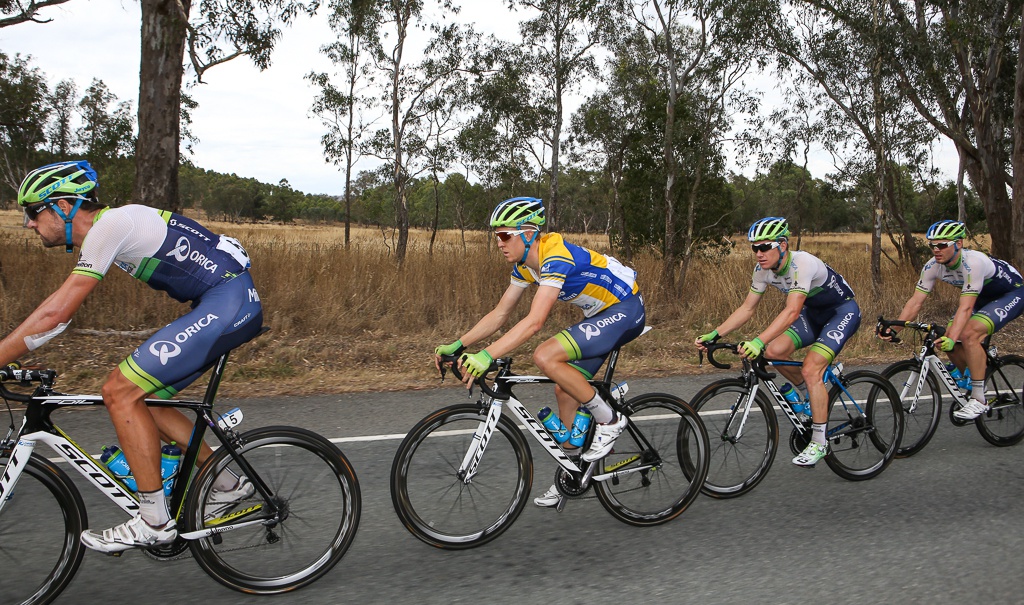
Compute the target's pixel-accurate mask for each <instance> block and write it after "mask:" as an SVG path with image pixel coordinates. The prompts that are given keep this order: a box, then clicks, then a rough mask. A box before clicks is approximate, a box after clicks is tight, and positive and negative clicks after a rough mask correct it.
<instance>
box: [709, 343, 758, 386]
mask: <svg viewBox="0 0 1024 605" xmlns="http://www.w3.org/2000/svg"><path fill="white" fill-rule="evenodd" d="M704 347H705V348H706V349H707V352H708V363H710V364H711V365H713V366H715V367H716V368H719V369H722V370H728V369H729V368H731V367H732V365H731V364H728V363H722V362H720V361H718V360H717V359H715V351H718V350H719V349H728V350H729V352H731V353H735V354H737V355H739V352H740V345H739V343H730V342H709V343H706V344H705V345H704ZM698 357H699V358H700V360H701V363H703V359H704V352H703V351H700V350H698ZM743 363H744V365H746V364H749V365H750V369H751V370H752V371H753V372H754V374H756V375H757V377H758V378H760V379H761V380H771V379H772V378H775V373H774V372H769V371H768V370H766V369H765V366H766V365H768V360H767V359H765V357H764V355H758V356H757V357H756V358H754V359H747V358H744V359H743Z"/></svg>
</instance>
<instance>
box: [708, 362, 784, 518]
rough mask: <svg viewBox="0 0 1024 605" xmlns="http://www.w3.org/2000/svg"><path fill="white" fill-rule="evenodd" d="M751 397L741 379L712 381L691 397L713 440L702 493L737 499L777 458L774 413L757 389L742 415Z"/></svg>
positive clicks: (752, 485) (758, 480)
mask: <svg viewBox="0 0 1024 605" xmlns="http://www.w3.org/2000/svg"><path fill="white" fill-rule="evenodd" d="M748 395H749V389H748V388H747V386H746V383H745V382H744V381H743V380H741V379H739V378H728V379H725V380H720V381H718V382H714V383H711V384H709V385H708V386H706V387H704V388H703V389H701V390H700V392H699V393H697V395H696V396H694V398H693V404H692V405H693V409H695V410H696V411H697V413H698V414H700V417H701V420H702V421H703V422H704V426H705V427H707V432H708V438H709V439H710V440H711V451H710V454H711V455H710V456H709V459H710V463H709V467H708V478H707V480H706V481H704V487H703V492H704V493H705V494H707V495H709V496H711V497H712V498H735V497H736V496H742V495H743V494H745V493H747V492H749V491H750V490H752V489H754V487H756V486H757V484H758V483H760V482H761V480H762V479H764V477H765V475H766V474H767V473H768V469H770V468H771V467H772V462H774V460H775V454H776V450H778V447H779V421H778V419H777V418H776V417H775V411H774V410H773V409H772V404H771V403H770V402H769V401H768V399H767V398H766V397H765V396H764V394H763V393H760V392H759V393H758V396H757V398H756V399H755V400H754V403H753V404H752V405H751V406H750V411H749V413H747V414H746V418H744V415H743V411H744V407H745V406H744V405H743V404H744V403H745V402H746V399H747V396H748ZM741 426H742V434H741V433H740V427H741Z"/></svg>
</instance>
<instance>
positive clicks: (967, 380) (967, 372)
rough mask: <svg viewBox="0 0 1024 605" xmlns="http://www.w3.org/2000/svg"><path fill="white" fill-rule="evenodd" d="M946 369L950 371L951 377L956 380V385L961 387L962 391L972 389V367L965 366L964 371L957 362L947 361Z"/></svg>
mask: <svg viewBox="0 0 1024 605" xmlns="http://www.w3.org/2000/svg"><path fill="white" fill-rule="evenodd" d="M946 370H948V371H949V375H950V377H952V378H953V380H954V381H956V386H958V387H960V390H961V391H967V392H970V390H971V368H964V371H963V373H961V372H960V369H959V368H958V367H956V365H955V364H952V363H947V364H946Z"/></svg>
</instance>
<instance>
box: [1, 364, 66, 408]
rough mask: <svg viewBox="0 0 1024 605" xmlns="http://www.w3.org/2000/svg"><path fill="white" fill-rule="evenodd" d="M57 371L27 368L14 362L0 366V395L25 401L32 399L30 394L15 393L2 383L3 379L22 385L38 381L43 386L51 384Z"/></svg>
mask: <svg viewBox="0 0 1024 605" xmlns="http://www.w3.org/2000/svg"><path fill="white" fill-rule="evenodd" d="M55 378H57V372H56V371H54V370H27V369H22V368H21V367H20V366H18V365H16V364H9V365H6V366H4V367H2V368H0V397H3V398H4V399H11V400H13V401H20V402H22V403H26V402H28V401H32V397H33V395H32V394H26V393H15V392H14V391H11V390H10V389H8V388H7V387H6V386H4V385H3V382H5V381H18V382H19V383H20V384H22V385H24V386H28V385H30V384H31V383H33V382H38V383H40V384H41V385H44V386H52V385H53V381H54V379H55Z"/></svg>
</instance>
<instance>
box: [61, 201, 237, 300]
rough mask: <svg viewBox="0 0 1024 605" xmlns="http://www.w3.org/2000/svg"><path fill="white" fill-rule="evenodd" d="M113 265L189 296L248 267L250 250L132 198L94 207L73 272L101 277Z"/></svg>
mask: <svg viewBox="0 0 1024 605" xmlns="http://www.w3.org/2000/svg"><path fill="white" fill-rule="evenodd" d="M111 265H117V266H118V267H120V268H121V269H122V270H124V271H125V272H127V273H128V274H130V275H131V276H132V277H134V278H136V279H138V280H140V281H143V282H145V283H147V284H149V286H150V287H151V288H153V289H155V290H163V291H165V292H167V294H168V295H170V297H171V298H173V299H175V300H177V301H180V302H189V301H194V300H197V299H198V298H199V297H201V296H202V295H203V293H205V292H206V291H207V290H209V289H210V288H212V287H214V286H216V285H219V284H221V283H223V282H225V281H228V280H230V279H231V278H233V277H235V276H237V275H238V274H240V273H242V272H244V271H245V270H247V269H248V268H249V255H248V254H246V252H245V249H244V248H242V245H241V244H239V243H238V240H236V239H234V238H231V237H228V236H226V235H215V234H214V233H212V232H211V231H210V230H208V229H207V228H206V227H203V226H202V225H200V224H199V223H197V222H196V221H194V220H192V219H190V218H186V217H184V216H181V215H179V214H174V213H173V212H168V211H166V210H158V209H156V208H150V207H149V206H142V205H138V204H132V205H128V206H123V207H121V208H107V209H105V210H102V211H100V212H99V213H97V215H96V218H95V221H94V222H93V225H92V228H91V229H90V230H89V233H88V235H86V237H85V241H84V242H82V252H81V254H80V255H79V257H78V265H77V266H76V267H75V269H74V270H73V271H72V273H77V274H78V275H88V276H90V277H95V278H96V279H103V276H104V275H106V273H107V271H108V270H109V269H110V266H111Z"/></svg>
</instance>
